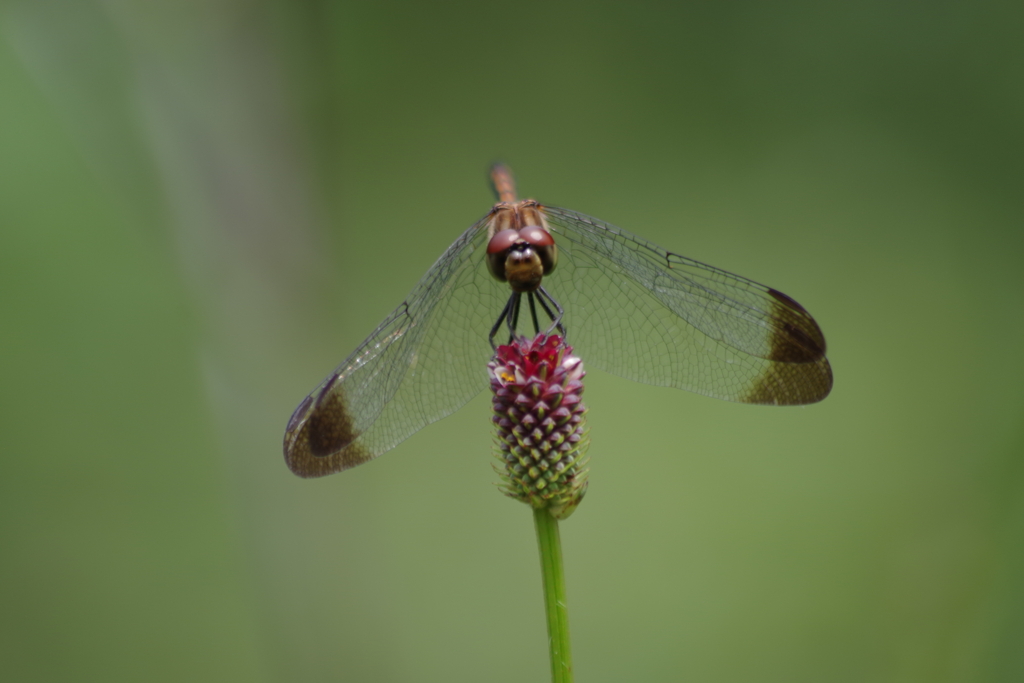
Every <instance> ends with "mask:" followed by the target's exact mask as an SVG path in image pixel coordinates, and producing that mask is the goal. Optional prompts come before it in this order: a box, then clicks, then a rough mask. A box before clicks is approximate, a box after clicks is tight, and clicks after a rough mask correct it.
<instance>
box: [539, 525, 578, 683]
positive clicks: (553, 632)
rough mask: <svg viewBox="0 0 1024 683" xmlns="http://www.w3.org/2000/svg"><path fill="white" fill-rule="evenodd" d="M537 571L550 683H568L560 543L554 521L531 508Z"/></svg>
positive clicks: (569, 653) (569, 667)
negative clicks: (540, 581) (537, 552)
mask: <svg viewBox="0 0 1024 683" xmlns="http://www.w3.org/2000/svg"><path fill="white" fill-rule="evenodd" d="M533 523H534V527H535V528H536V529H537V546H538V547H539V549H540V569H541V576H542V578H543V579H544V611H545V613H546V615H547V620H548V644H549V645H550V648H551V681H552V683H572V679H573V676H572V650H571V648H570V647H569V610H568V607H567V606H566V599H565V573H564V571H563V567H562V539H561V536H560V535H559V533H558V520H557V519H555V518H554V517H552V516H551V514H550V513H549V512H548V511H547V510H546V509H543V508H534V510H533Z"/></svg>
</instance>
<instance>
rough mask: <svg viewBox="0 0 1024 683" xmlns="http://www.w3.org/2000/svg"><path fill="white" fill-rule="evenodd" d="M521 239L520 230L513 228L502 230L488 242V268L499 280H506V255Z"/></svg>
mask: <svg viewBox="0 0 1024 683" xmlns="http://www.w3.org/2000/svg"><path fill="white" fill-rule="evenodd" d="M518 241H519V231H518V230H513V229H511V228H509V229H507V230H501V231H499V232H497V233H495V234H494V236H493V237H491V241H490V242H488V243H487V270H489V271H491V275H493V276H494V278H495V279H496V280H497V281H498V282H505V281H506V280H507V279H508V278H507V277H506V276H505V257H506V256H507V255H508V250H509V249H511V248H512V246H513V245H514V244H515V243H516V242H518Z"/></svg>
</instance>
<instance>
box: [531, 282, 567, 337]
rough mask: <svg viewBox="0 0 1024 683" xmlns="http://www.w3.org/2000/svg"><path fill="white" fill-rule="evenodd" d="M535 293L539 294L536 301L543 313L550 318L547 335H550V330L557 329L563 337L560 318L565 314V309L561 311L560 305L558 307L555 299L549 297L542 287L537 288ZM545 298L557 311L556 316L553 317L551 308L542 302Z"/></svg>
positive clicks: (563, 331)
mask: <svg viewBox="0 0 1024 683" xmlns="http://www.w3.org/2000/svg"><path fill="white" fill-rule="evenodd" d="M537 292H539V294H538V295H537V301H539V302H540V305H541V306H542V307H543V308H544V312H545V313H547V314H548V317H549V318H551V327H549V328H548V330H547V331H548V333H550V332H551V330H553V329H556V328H557V329H558V331H559V332H561V333H562V336H563V337H564V336H565V326H564V325H562V316H563V315H564V314H565V309H563V308H562V307H561V305H559V303H558V301H556V300H555V297H553V296H551V294H550V293H549V292H548V290H546V289H544V288H543V287H538V288H537ZM545 298H546V299H547V300H548V301H550V302H551V305H552V306H554V307H555V310H556V311H558V315H555V313H554V312H553V311H552V310H551V308H549V307H548V305H547V304H546V303H545V302H544V299H545Z"/></svg>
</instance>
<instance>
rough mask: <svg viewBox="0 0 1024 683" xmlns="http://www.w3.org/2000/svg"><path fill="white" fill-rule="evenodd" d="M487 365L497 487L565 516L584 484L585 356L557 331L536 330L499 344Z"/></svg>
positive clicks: (586, 441) (586, 442)
mask: <svg viewBox="0 0 1024 683" xmlns="http://www.w3.org/2000/svg"><path fill="white" fill-rule="evenodd" d="M487 368H488V371H489V372H490V378H491V392H492V394H493V398H492V405H493V407H494V417H493V418H492V419H493V421H494V424H495V426H496V428H497V439H496V441H495V449H494V455H495V457H496V458H497V459H498V461H499V462H500V465H495V466H494V469H495V471H496V472H497V473H498V476H500V477H501V480H502V485H501V489H502V492H503V493H504V494H505V495H507V496H509V497H510V498H515V499H516V500H520V501H522V502H524V503H526V504H528V505H530V506H532V507H534V508H547V509H548V511H549V512H550V514H551V515H552V516H553V517H554V518H555V519H565V518H567V517H568V516H569V515H571V514H572V513H573V511H574V510H575V509H576V506H577V505H579V504H580V501H581V500H583V494H584V493H586V491H587V473H588V469H587V461H588V460H589V459H588V458H586V457H585V455H586V451H587V447H588V446H589V445H590V439H589V436H588V433H587V429H586V420H585V415H586V412H587V408H586V406H585V405H584V404H583V400H582V398H581V397H582V394H583V381H582V380H583V376H584V375H585V374H586V373H585V372H584V370H583V361H582V360H581V359H580V358H579V357H578V356H574V355H572V347H571V346H568V345H567V344H566V343H565V340H564V339H563V338H562V337H561V336H559V335H550V336H545V335H538V336H537V337H535V338H533V339H526V338H524V337H518V338H516V339H514V340H513V342H512V343H511V344H508V345H504V346H499V347H498V349H497V351H496V352H495V354H494V357H493V358H492V359H491V362H490V363H488V364H487Z"/></svg>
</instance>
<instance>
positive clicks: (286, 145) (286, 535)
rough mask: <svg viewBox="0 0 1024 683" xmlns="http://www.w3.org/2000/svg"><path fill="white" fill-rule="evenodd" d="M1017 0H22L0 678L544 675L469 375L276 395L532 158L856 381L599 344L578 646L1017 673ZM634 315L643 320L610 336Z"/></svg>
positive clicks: (14, 24)
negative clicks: (737, 383)
mask: <svg viewBox="0 0 1024 683" xmlns="http://www.w3.org/2000/svg"><path fill="white" fill-rule="evenodd" d="M1021 35H1024V6H1022V5H1021V4H1020V3H995V2H980V3H909V2H895V3H894V2H875V1H869V2H861V3H855V4H854V3H846V4H843V3H814V2H797V1H787V2H777V3H735V2H727V3H714V4H711V3H668V2H665V3H625V2H622V3H607V2H604V3H584V2H570V3H528V2H520V3H515V4H504V3H480V2H452V3H443V4H441V3H438V4H434V3H403V2H377V3H370V2H363V3H346V2H337V3H335V2H326V1H322V0H307V1H297V0H290V1H285V0H280V1H273V0H265V1H260V2H246V1H242V0H179V1H176V2H171V1H166V2H148V3H139V2H131V1H130V0H107V1H102V2H101V1H98V0H97V1H92V0H81V1H79V2H75V3H66V2H60V1H57V0H10V1H8V2H5V3H4V4H3V5H2V6H0V378H2V379H0V455H2V461H0V471H2V475H0V678H2V679H3V680H5V681H72V680H73V681H104V682H112V681H140V680H145V681H185V680H188V681H268V682H269V681H356V682H362V681H367V682H371V681H380V682H385V681H481V680H486V681H496V682H497V681H523V680H537V681H540V680H545V679H546V677H547V676H548V664H547V650H546V633H545V631H544V620H543V616H542V601H541V583H540V578H539V568H538V563H537V557H536V546H535V541H534V538H533V530H532V525H531V520H530V514H529V510H528V509H527V508H526V507H524V506H521V505H519V504H517V503H514V502H512V501H509V500H507V499H505V498H503V497H502V496H500V495H498V493H497V492H496V490H495V488H494V486H493V485H492V484H493V483H494V482H495V480H496V477H495V475H494V474H493V473H492V471H491V468H490V438H491V437H490V432H489V423H488V403H487V398H486V396H481V397H479V398H478V399H476V400H474V401H473V402H471V403H470V404H469V405H468V406H466V407H465V408H463V409H462V410H461V411H460V412H458V413H457V414H455V415H454V416H452V417H450V418H447V419H445V420H443V421H441V422H438V423H436V424H434V425H431V426H430V427H428V428H426V429H424V430H422V431H421V432H420V433H418V434H416V435H415V436H413V437H412V438H411V439H409V440H408V441H406V442H405V443H403V444H401V445H400V446H399V447H398V448H396V449H395V450H394V451H393V452H391V453H389V454H387V456H385V457H383V458H381V459H379V460H377V461H375V462H373V463H370V464H368V465H365V466H363V467H360V468H357V469H356V470H353V471H350V472H346V473H344V474H342V475H337V476H334V477H328V478H325V479H321V480H315V481H303V480H300V479H298V478H296V477H294V476H293V475H291V474H290V473H289V472H288V470H287V469H286V468H285V466H284V463H283V461H282V457H281V453H280V444H281V438H282V433H283V429H284V425H285V422H286V420H287V418H288V416H289V415H290V413H291V411H292V409H293V408H294V407H295V406H296V405H297V404H298V402H299V401H300V400H301V399H302V397H303V396H304V395H305V394H306V393H307V392H308V391H309V390H311V389H312V388H313V387H314V386H315V385H316V384H317V383H318V382H319V381H320V380H321V379H322V378H323V377H324V376H325V375H326V374H327V372H328V371H329V370H330V369H332V368H333V367H334V366H335V365H336V364H337V363H338V362H340V361H341V360H342V359H343V358H344V357H345V356H346V355H348V353H349V352H350V351H351V350H352V349H353V348H354V347H355V346H356V345H357V344H358V343H359V342H360V341H361V340H362V339H363V338H364V337H365V336H366V335H367V334H369V332H370V331H372V330H373V329H374V327H375V326H376V325H377V323H378V322H379V321H380V320H381V319H383V318H384V316H385V315H386V314H387V313H388V312H390V311H391V310H392V308H394V307H395V306H396V305H397V304H398V303H399V302H400V301H401V300H402V299H403V298H404V296H405V294H406V293H407V292H408V291H409V289H411V287H412V286H413V284H414V283H415V282H416V281H417V280H418V279H419V277H420V276H421V275H422V274H423V273H424V272H425V271H426V270H427V268H428V267H429V266H430V265H431V263H432V262H433V261H434V259H436V258H437V256H438V255H439V254H440V253H441V252H442V251H443V250H444V249H445V248H446V247H447V245H448V244H449V243H450V242H451V241H452V240H454V238H455V237H456V236H457V235H458V234H459V233H460V232H461V231H462V230H464V229H465V228H466V227H467V226H469V225H470V224H471V223H472V222H473V221H474V220H475V219H476V218H477V217H479V216H480V215H481V214H483V213H484V212H485V211H486V210H487V209H488V207H489V206H490V203H491V201H492V198H491V195H490V193H489V190H488V188H487V185H486V183H485V177H484V173H485V169H486V167H487V165H488V164H489V163H490V162H491V161H493V160H495V159H504V160H505V161H507V162H509V164H510V165H511V166H512V168H513V169H514V170H515V171H516V173H517V176H518V179H519V184H520V189H521V192H522V194H524V195H527V196H533V197H536V198H538V199H540V200H542V201H547V202H550V203H554V204H558V205H561V206H566V207H569V208H573V209H576V210H579V211H583V212H585V213H588V214H590V215H594V216H598V217H600V218H602V219H604V220H606V221H610V222H612V223H615V224H618V225H621V226H622V227H624V228H626V229H628V230H631V231H633V232H636V233H638V234H641V235H643V236H645V237H647V238H649V239H651V240H653V241H655V242H657V243H659V244H663V245H665V246H666V247H668V248H670V249H672V250H674V251H678V252H680V253H684V254H686V255H688V256H691V257H693V258H697V259H699V260H702V261H705V262H708V263H712V264H715V265H717V266H719V267H722V268H725V269H727V270H731V271H734V272H738V273H741V274H743V275H746V276H748V277H751V278H753V279H756V280H759V281H762V282H765V283H767V284H769V285H771V286H773V287H776V288H778V289H781V290H782V291H785V292H787V293H789V294H791V295H792V296H794V297H796V298H797V299H798V300H799V301H800V302H801V303H803V304H804V305H805V306H806V307H807V308H808V309H810V310H811V311H812V312H813V313H814V315H815V317H816V318H817V319H818V320H819V322H820V323H821V325H822V327H823V329H824V330H825V333H826V336H827V338H828V340H829V343H830V347H829V352H830V353H829V355H830V358H831V360H832V362H833V367H834V369H835V373H836V386H835V389H834V392H833V394H832V396H830V397H829V398H828V400H826V401H825V402H824V403H822V404H819V405H815V406H810V407H806V408H795V409H771V408H760V407H752V406H745V405H735V404H729V403H724V402H719V401H715V400H712V399H706V398H703V397H700V396H696V395H690V394H686V393H684V392H679V391H673V390H669V389H659V388H654V387H649V386H643V385H636V384H631V383H629V382H627V381H624V380H621V379H618V378H616V377H612V376H609V375H606V374H603V373H600V372H597V371H594V372H591V374H590V377H589V381H588V388H587V395H586V396H587V400H588V403H589V404H590V406H591V413H590V415H591V429H592V432H591V434H592V438H593V446H592V448H591V456H592V459H593V468H592V475H591V487H590V491H589V494H588V496H587V500H586V501H585V502H584V504H583V505H582V507H581V508H580V509H579V510H578V511H577V513H576V514H575V516H574V517H573V518H571V519H570V520H569V521H567V522H566V523H564V524H563V527H562V533H563V539H564V544H565V553H566V564H567V572H568V576H567V578H568V588H569V596H570V600H571V618H572V634H573V641H574V650H575V652H574V655H575V659H576V667H577V675H578V679H579V680H580V681H592V682H596V681H633V680H644V681H676V680H679V681H683V680H686V681H722V682H726V681H780V682H782V681H785V682H787V683H792V682H799V681H807V682H812V681H813V682H819V681H830V682H840V681H851V682H853V681H857V682H859V681H871V682H900V683H909V682H916V681H921V682H929V683H932V682H936V681H1019V680H1024V647H1022V643H1024V497H1022V496H1024V468H1022V451H1024V422H1022V409H1024V182H1022V181H1024V87H1022V86H1024V41H1022V40H1021ZM623 352H624V353H628V352H629V351H628V350H624V351H623Z"/></svg>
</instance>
